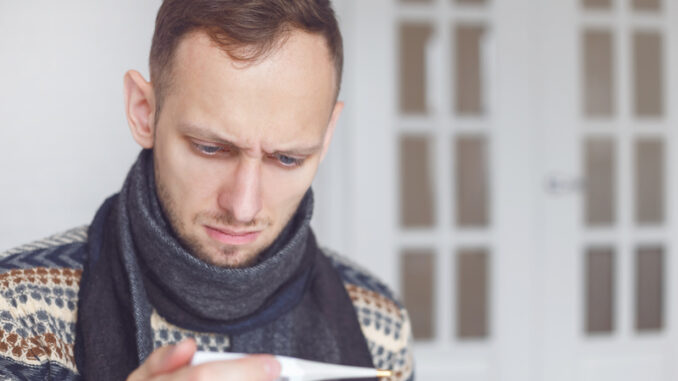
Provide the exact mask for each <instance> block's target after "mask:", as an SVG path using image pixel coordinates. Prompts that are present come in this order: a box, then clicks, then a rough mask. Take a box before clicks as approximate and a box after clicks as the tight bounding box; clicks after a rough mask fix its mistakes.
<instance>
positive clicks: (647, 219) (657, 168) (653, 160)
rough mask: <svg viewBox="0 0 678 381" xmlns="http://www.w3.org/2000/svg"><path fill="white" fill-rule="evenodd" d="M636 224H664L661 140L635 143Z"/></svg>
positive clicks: (662, 150)
mask: <svg viewBox="0 0 678 381" xmlns="http://www.w3.org/2000/svg"><path fill="white" fill-rule="evenodd" d="M635 171H636V178H635V191H636V222H637V223H638V224H641V225H644V224H650V225H657V224H661V223H663V222H664V144H663V142H662V141H661V140H654V139H653V140H649V139H648V140H644V139H639V140H638V141H636V168H635Z"/></svg>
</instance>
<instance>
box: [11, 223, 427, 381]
mask: <svg viewBox="0 0 678 381" xmlns="http://www.w3.org/2000/svg"><path fill="white" fill-rule="evenodd" d="M86 240H87V226H82V227H79V228H75V229H72V230H69V231H67V232H65V233H61V234H58V235H55V236H52V237H49V238H46V239H44V240H41V241H37V242H34V243H31V244H28V245H24V246H21V247H18V248H16V249H13V250H10V251H8V252H6V253H4V254H0V379H2V380H5V379H10V380H14V379H16V380H78V379H80V377H79V373H78V369H77V367H76V364H75V359H74V356H73V345H74V343H75V332H76V329H75V325H76V319H77V306H78V290H79V284H80V277H81V275H82V268H83V262H84V260H85V241H86ZM323 253H324V255H327V256H328V257H329V258H330V259H331V261H332V263H333V265H334V267H335V269H336V270H337V272H338V273H339V275H340V277H341V279H342V280H343V282H344V286H345V287H346V291H347V292H348V294H349V296H350V297H351V300H352V301H353V306H354V307H355V312H356V317H357V319H358V321H359V322H360V326H361V329H362V332H363V335H364V336H365V339H366V341H367V343H368V346H369V349H370V353H371V354H372V362H373V363H374V366H375V367H377V368H382V369H391V370H393V371H394V377H392V378H391V379H390V380H391V381H406V380H408V381H409V380H413V378H414V376H413V374H414V373H413V366H414V365H413V358H412V352H411V348H410V340H411V336H410V332H411V329H410V322H409V318H408V315H407V311H406V310H405V308H404V307H403V306H402V305H401V304H400V303H399V302H398V301H397V299H396V298H395V297H394V296H393V294H392V292H391V291H390V290H389V289H388V288H387V287H386V286H385V285H383V284H382V283H381V282H380V281H378V280H377V279H376V278H375V277H373V276H371V275H370V274H369V273H368V272H367V271H365V270H363V269H361V268H359V267H358V266H356V265H355V264H353V263H350V262H349V261H348V260H346V259H345V258H343V257H341V256H339V255H337V254H335V253H332V252H330V251H328V250H323ZM151 327H152V329H153V341H154V346H155V347H156V348H157V347H160V346H163V345H167V344H173V343H176V342H179V341H181V340H182V339H184V338H186V337H193V338H195V340H196V343H197V344H198V349H199V350H203V351H222V352H225V351H229V348H230V345H229V339H228V337H227V336H226V335H220V334H212V333H201V332H194V331H189V330H185V329H182V328H180V327H177V326H174V325H172V324H170V323H169V322H167V321H166V320H165V319H164V318H163V317H162V316H160V315H159V314H158V313H157V312H154V313H153V315H152V317H151Z"/></svg>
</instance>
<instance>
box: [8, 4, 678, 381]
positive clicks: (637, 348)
mask: <svg viewBox="0 0 678 381" xmlns="http://www.w3.org/2000/svg"><path fill="white" fill-rule="evenodd" d="M159 4H160V1H159V0H145V1H138V0H116V1H97V2H91V1H85V0H64V1H60V2H52V1H46V0H25V1H21V2H10V1H2V0H0V52H1V53H0V54H1V55H2V60H0V88H1V89H2V91H0V117H1V118H2V122H3V125H2V127H0V163H1V164H0V170H1V173H2V176H0V186H1V189H2V197H1V198H0V216H2V217H1V218H0V251H2V250H4V249H9V248H10V247H12V246H15V245H19V244H21V243H25V242H27V241H30V240H33V239H38V238H41V237H44V236H46V235H49V234H52V233H55V232H58V231H63V230H65V229H68V228H70V227H72V226H78V225H83V224H87V223H89V221H90V220H91V218H92V217H93V214H94V212H95V211H96V209H97V207H98V206H99V205H100V203H101V202H102V201H103V199H104V198H105V197H107V196H108V195H110V194H112V193H114V192H117V191H118V190H119V188H120V186H121V185H122V181H123V179H124V176H125V174H126V172H127V170H128V169H129V166H130V165H131V164H132V162H133V161H134V159H135V158H136V155H137V153H138V151H139V148H138V147H137V146H136V145H135V143H134V142H133V140H132V139H131V136H130V135H129V132H128V128H127V123H126V120H125V116H124V112H123V105H122V76H123V74H124V72H125V71H126V70H127V69H131V68H134V69H137V70H139V71H141V72H142V73H143V74H144V75H145V76H146V77H147V78H148V65H147V56H148V51H149V48H150V40H151V36H152V33H153V22H154V18H155V13H156V11H157V8H158V6H159ZM334 4H335V9H336V11H337V13H338V16H339V18H340V24H341V28H342V31H343V34H344V39H345V50H346V52H345V54H346V64H345V76H344V83H343V90H342V94H341V96H340V98H341V99H342V100H344V101H345V102H346V108H345V111H344V114H343V116H342V119H341V121H340V125H339V127H338V130H337V133H336V134H335V139H334V141H333V143H332V144H333V145H332V148H331V150H330V153H329V155H328V157H327V159H326V160H325V162H324V163H323V165H322V167H321V170H320V172H319V174H318V177H317V179H316V181H315V184H314V187H315V193H316V212H315V217H314V221H313V224H314V228H315V231H316V233H317V235H318V236H319V240H320V242H322V243H323V244H324V245H326V246H328V247H331V248H333V249H336V250H337V251H339V252H341V253H344V254H345V255H347V256H349V257H351V258H352V259H353V260H355V261H357V262H359V263H360V264H362V265H363V266H365V267H367V268H368V269H370V270H371V271H372V272H374V273H376V274H378V275H379V276H380V277H381V278H382V279H384V280H385V281H386V282H387V283H388V284H389V285H390V286H391V287H392V288H393V289H394V290H395V291H396V292H397V294H398V295H400V296H401V297H402V299H403V301H404V303H405V305H406V306H407V307H408V309H409V312H410V317H411V319H412V328H413V331H414V335H415V339H416V341H415V354H416V367H417V379H419V380H468V381H471V380H473V381H481V380H483V381H484V380H516V381H518V380H521V381H522V380H533V381H538V380H548V381H551V380H563V381H564V380H568V381H569V380H592V381H593V380H603V381H607V380H610V381H611V380H615V381H632V380H659V381H663V380H667V381H668V380H675V379H678V362H677V361H675V359H676V358H678V357H677V356H678V351H677V349H678V347H677V343H678V341H677V340H678V337H677V331H676V323H677V322H678V309H677V303H676V302H675V300H676V296H677V295H678V294H677V293H678V283H677V282H676V279H677V276H676V275H678V261H676V260H675V259H674V250H675V249H674V247H675V246H676V243H678V241H676V238H674V237H675V236H673V235H672V233H675V226H674V221H675V217H676V216H677V215H678V202H676V201H678V200H677V198H676V197H673V195H674V194H676V195H678V193H677V192H676V190H677V189H678V183H677V181H678V178H677V176H675V175H674V173H676V169H674V166H675V163H678V161H677V160H678V158H676V156H675V153H674V152H675V148H674V147H675V146H676V143H677V142H676V138H677V136H676V133H675V127H676V122H677V121H678V120H677V119H676V117H677V115H676V112H675V111H674V109H673V107H672V106H673V105H675V104H676V96H677V95H678V93H677V91H678V76H677V75H676V74H678V71H677V70H678V49H677V48H678V40H677V39H678V29H677V28H678V3H676V2H675V1H673V0H549V1H538V0H335V1H334Z"/></svg>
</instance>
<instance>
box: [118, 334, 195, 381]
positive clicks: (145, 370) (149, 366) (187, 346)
mask: <svg viewBox="0 0 678 381" xmlns="http://www.w3.org/2000/svg"><path fill="white" fill-rule="evenodd" d="M195 351H196V344H195V341H193V339H190V338H189V339H186V340H183V341H181V342H179V343H177V344H174V345H167V346H164V347H162V348H158V349H156V350H155V351H154V352H153V353H151V355H150V356H148V358H146V361H144V363H143V364H142V365H141V366H140V367H139V368H137V369H136V370H135V371H134V372H132V374H130V376H129V378H128V379H127V380H128V381H136V380H146V379H148V378H151V377H154V376H157V375H160V374H164V373H170V372H173V371H175V370H177V369H179V368H181V367H183V366H186V365H188V364H190V363H191V359H192V358H193V355H194V354H195Z"/></svg>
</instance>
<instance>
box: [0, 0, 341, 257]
mask: <svg viewBox="0 0 678 381" xmlns="http://www.w3.org/2000/svg"><path fill="white" fill-rule="evenodd" d="M160 3H161V1H160V0H143V1H140V0H106V1H102V0H97V1H91V0H62V1H58V2H55V1H48V0H22V1H9V0H0V57H1V59H0V89H2V90H1V91H0V252H1V251H3V250H4V249H8V248H10V247H13V246H16V245H19V244H22V243H25V242H28V241H30V240H34V239H38V238H42V237H44V236H47V235H50V234H52V233H55V232H59V231H63V230H66V229H68V228H70V227H73V226H77V225H82V224H87V223H89V222H90V220H91V219H92V217H93V215H94V213H95V212H96V210H97V208H98V206H99V205H100V204H101V202H102V201H103V200H104V199H105V198H106V197H107V196H109V195H111V194H113V193H115V192H117V191H118V190H119V189H120V186H121V185H122V182H123V180H124V177H125V174H126V173H127V170H128V169H129V166H130V165H131V164H132V162H133V161H134V159H135V158H136V155H137V153H138V152H139V147H138V146H137V145H136V143H134V141H133V140H132V138H131V135H130V133H129V130H128V127H127V122H126V120H125V115H124V109H123V97H122V78H123V74H124V73H125V71H127V70H128V69H136V70H139V71H140V72H141V73H142V74H143V75H144V76H146V78H148V52H149V50H150V44H151V38H152V35H153V26H154V22H155V14H156V12H157V9H158V7H159V5H160ZM338 8H339V9H338V11H339V13H341V12H342V9H341V8H342V7H341V6H339V7H338ZM350 112H351V111H350V107H349V108H348V110H347V114H350ZM344 124H345V122H341V125H340V127H339V128H338V132H337V135H336V137H335V143H336V144H334V146H333V147H332V149H331V152H330V154H329V156H328V158H327V159H326V162H325V163H324V164H323V166H322V168H321V174H320V175H319V177H318V179H317V181H316V184H315V188H316V199H317V202H316V216H315V218H314V225H315V228H316V231H317V233H318V235H319V236H320V239H321V242H324V243H325V244H329V245H330V246H333V247H336V248H338V249H343V248H345V245H344V242H345V239H344V237H343V236H342V234H343V231H344V228H342V226H344V225H345V219H344V218H343V217H341V216H339V215H337V213H343V212H342V211H343V210H344V209H345V208H344V207H343V205H342V204H341V203H342V194H343V192H342V191H341V188H342V187H343V181H344V177H343V173H344V172H343V170H342V169H341V168H339V167H338V166H341V160H339V159H335V158H334V157H335V156H337V155H338V153H337V152H339V151H342V150H343V144H342V143H341V142H342V141H344V140H346V139H345V137H344V136H345V134H346V133H347V131H346V129H345V128H344V127H342V126H343V125H344ZM343 215H344V214H342V216H343Z"/></svg>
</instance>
